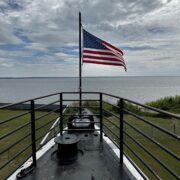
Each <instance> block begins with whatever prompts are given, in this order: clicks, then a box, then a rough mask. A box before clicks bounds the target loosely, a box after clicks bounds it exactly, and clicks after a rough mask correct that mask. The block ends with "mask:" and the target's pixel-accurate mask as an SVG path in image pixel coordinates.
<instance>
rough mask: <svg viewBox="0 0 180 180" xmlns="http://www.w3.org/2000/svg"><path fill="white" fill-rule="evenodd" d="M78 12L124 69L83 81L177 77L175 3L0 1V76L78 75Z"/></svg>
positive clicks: (101, 69)
mask: <svg viewBox="0 0 180 180" xmlns="http://www.w3.org/2000/svg"><path fill="white" fill-rule="evenodd" d="M79 11H81V12H82V23H83V26H84V28H85V29H86V30H88V31H90V32H91V33H92V34H95V35H96V36H98V37H99V38H101V39H103V40H106V41H108V42H110V43H112V44H114V45H116V46H117V47H119V48H121V49H122V50H123V51H124V54H125V55H124V58H125V61H126V64H127V72H124V68H122V67H113V66H104V65H93V64H84V65H83V76H152V75H158V76H169V75H171V76H175V75H178V76H180V1H179V0H153V1H152V0H0V77H32V76H41V77H44V76H46V77H47V76H48V77H53V76H58V77H59V76H78V61H79V60H78V12H79Z"/></svg>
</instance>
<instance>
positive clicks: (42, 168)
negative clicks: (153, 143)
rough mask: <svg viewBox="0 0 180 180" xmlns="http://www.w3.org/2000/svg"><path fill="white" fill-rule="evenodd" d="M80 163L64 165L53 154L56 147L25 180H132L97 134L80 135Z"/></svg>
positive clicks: (77, 161) (42, 158) (47, 153)
mask: <svg viewBox="0 0 180 180" xmlns="http://www.w3.org/2000/svg"><path fill="white" fill-rule="evenodd" d="M77 135H78V136H79V137H80V142H79V143H78V149H79V152H78V159H77V160H76V161H75V162H74V163H72V164H69V165H61V164H59V163H58V161H57V160H56V158H55V157H54V156H52V153H53V152H54V151H55V150H57V145H54V146H53V147H52V148H51V149H50V150H49V151H47V152H46V154H45V155H44V156H42V157H41V158H40V159H39V160H38V163H37V167H36V168H35V169H34V171H33V172H32V173H31V174H29V175H27V176H26V178H25V179H26V180H31V179H33V180H35V179H48V180H49V179H62V180H79V179H82V180H83V179H84V180H85V179H86V180H95V179H99V180H101V179H102V180H115V179H125V180H126V179H132V175H130V173H129V172H128V169H127V168H126V166H120V165H119V159H118V157H117V156H116V155H115V153H114V152H113V151H112V149H111V148H110V147H109V145H108V144H107V143H106V142H105V141H104V140H103V142H100V138H99V134H98V133H97V132H91V133H85V132H84V133H78V134H77Z"/></svg>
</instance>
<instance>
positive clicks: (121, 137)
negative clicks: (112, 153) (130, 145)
mask: <svg viewBox="0 0 180 180" xmlns="http://www.w3.org/2000/svg"><path fill="white" fill-rule="evenodd" d="M123 106H124V102H123V99H120V112H119V113H120V133H119V135H120V164H121V165H122V164H123V151H124V150H123V141H124V137H123V136H124V133H123V130H124V123H123V115H124V113H123Z"/></svg>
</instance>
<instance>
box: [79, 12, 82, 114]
mask: <svg viewBox="0 0 180 180" xmlns="http://www.w3.org/2000/svg"><path fill="white" fill-rule="evenodd" d="M81 26H82V24H81V12H79V114H80V115H81V114H82V101H81V100H82V83H81V80H82V78H81Z"/></svg>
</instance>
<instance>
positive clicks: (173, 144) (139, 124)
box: [85, 102, 180, 180]
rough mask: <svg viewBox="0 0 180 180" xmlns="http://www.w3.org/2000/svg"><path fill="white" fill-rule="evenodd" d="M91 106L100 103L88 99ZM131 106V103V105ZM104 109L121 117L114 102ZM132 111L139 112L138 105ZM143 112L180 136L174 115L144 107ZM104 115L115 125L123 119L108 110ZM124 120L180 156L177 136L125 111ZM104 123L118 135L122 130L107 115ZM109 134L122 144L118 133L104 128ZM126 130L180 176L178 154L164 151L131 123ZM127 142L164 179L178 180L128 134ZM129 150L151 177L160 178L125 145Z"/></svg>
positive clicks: (125, 136)
mask: <svg viewBox="0 0 180 180" xmlns="http://www.w3.org/2000/svg"><path fill="white" fill-rule="evenodd" d="M85 104H86V105H88V106H97V105H98V102H88V103H87V102H86V103H85ZM128 106H129V104H128ZM103 108H104V109H106V110H108V111H111V112H113V113H114V114H116V115H117V116H118V117H119V115H118V114H117V112H118V110H117V109H115V108H113V107H112V106H111V105H109V104H106V103H103ZM90 110H91V111H92V112H93V113H95V114H98V113H99V109H97V108H96V109H95V108H90ZM130 110H131V111H133V112H136V111H137V112H138V113H139V110H137V108H136V107H134V106H133V107H132V106H130ZM141 111H142V112H143V113H141V112H140V113H139V115H140V116H142V117H144V118H145V119H146V120H147V121H149V122H151V123H154V124H156V125H158V126H160V127H162V128H164V129H166V130H168V131H170V132H172V133H175V134H177V135H180V121H179V120H177V119H174V118H168V117H161V115H159V114H158V115H157V114H155V113H153V112H146V111H144V110H143V109H142V108H141ZM103 116H104V117H106V118H109V119H110V121H112V122H113V123H114V124H116V125H119V118H116V117H113V116H112V115H110V114H108V113H107V112H105V111H104V113H103ZM124 121H126V122H128V123H129V124H130V125H132V126H134V127H136V128H138V129H139V130H141V131H142V132H143V133H145V134H146V135H148V136H150V137H151V138H152V139H154V140H156V141H157V142H158V143H160V144H162V145H163V146H164V147H166V148H168V149H169V150H171V151H172V152H174V153H175V154H176V155H178V156H180V151H179V150H180V142H179V140H176V139H174V138H173V137H171V136H169V135H167V134H165V133H163V132H161V131H160V130H158V129H156V128H155V127H152V126H150V125H148V124H146V123H144V122H143V121H141V120H139V119H137V118H135V117H133V116H131V115H128V114H124ZM103 123H104V125H106V126H107V127H108V128H110V129H111V130H112V131H113V133H115V134H116V136H118V137H119V129H118V128H117V127H116V126H114V125H112V124H111V123H110V122H109V121H108V120H106V119H105V118H103ZM104 131H105V133H106V134H107V135H108V136H110V137H111V139H113V140H114V141H115V142H116V144H118V145H119V140H118V139H117V137H116V136H115V135H113V134H112V133H111V132H110V131H109V130H108V129H107V128H105V127H104ZM124 131H125V132H126V133H128V134H129V135H130V136H132V137H133V138H134V139H135V140H137V141H138V142H139V143H140V144H141V145H143V146H144V147H145V148H146V149H147V150H148V151H149V152H151V153H152V154H153V155H155V156H156V157H157V158H158V159H159V160H161V161H162V162H163V163H164V164H166V165H167V166H168V167H170V168H171V169H172V170H173V171H174V172H175V173H176V174H177V175H180V162H179V161H178V160H176V159H175V158H174V157H172V156H171V155H169V154H168V153H166V152H165V151H164V150H162V149H161V148H160V147H158V146H157V145H155V144H154V143H153V142H151V141H150V140H148V139H147V138H145V137H144V136H142V135H141V134H140V133H138V132H137V131H135V130H133V129H132V128H131V127H129V126H128V125H124ZM124 142H125V143H126V144H128V145H129V146H130V148H131V149H132V150H133V151H135V152H136V153H137V154H138V155H139V156H140V157H141V158H142V159H143V160H144V161H145V162H146V163H147V164H148V165H149V166H150V167H151V168H152V169H153V171H154V172H155V173H157V174H158V175H159V176H160V177H161V178H162V179H165V180H166V179H167V180H170V179H175V178H174V177H173V176H172V175H171V174H170V173H169V172H168V171H167V170H166V169H165V168H164V167H162V166H161V165H160V164H159V163H158V162H157V161H155V160H154V159H153V158H152V157H151V156H149V155H148V154H147V153H146V152H145V151H144V150H142V148H140V147H139V146H138V145H137V144H136V143H135V142H133V141H132V140H131V139H130V138H129V137H128V136H127V135H125V134H124ZM124 150H125V152H126V153H127V154H128V156H129V157H130V158H131V159H132V160H133V161H134V162H135V163H136V164H137V165H138V166H139V167H140V169H141V170H142V171H143V172H144V173H145V174H146V175H147V176H148V177H149V178H150V179H156V177H155V176H154V175H153V174H152V173H151V172H150V171H149V170H148V169H147V168H146V167H145V166H144V165H143V164H142V163H141V162H140V160H138V159H137V158H136V157H135V156H134V155H133V154H132V152H130V151H129V150H128V148H127V147H125V146H124Z"/></svg>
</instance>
